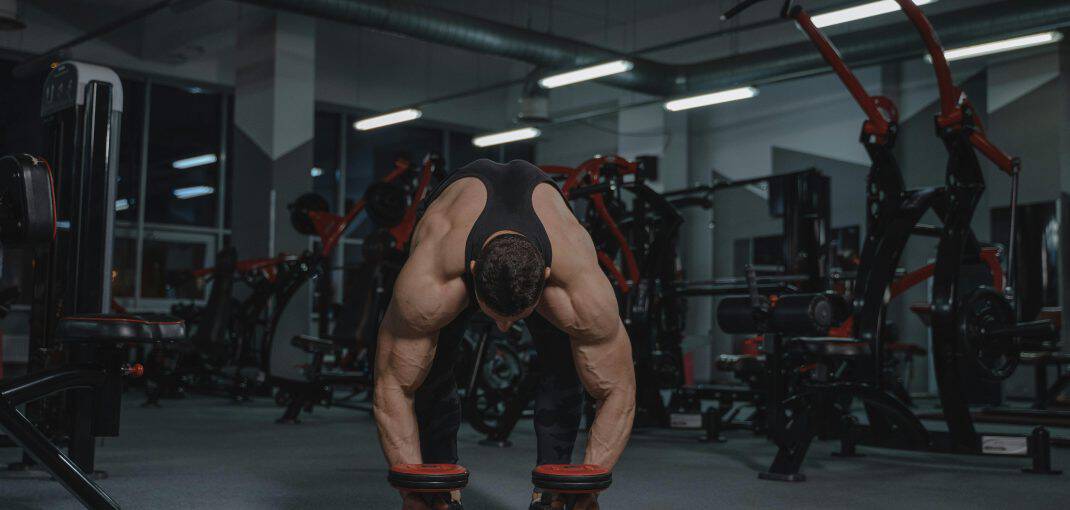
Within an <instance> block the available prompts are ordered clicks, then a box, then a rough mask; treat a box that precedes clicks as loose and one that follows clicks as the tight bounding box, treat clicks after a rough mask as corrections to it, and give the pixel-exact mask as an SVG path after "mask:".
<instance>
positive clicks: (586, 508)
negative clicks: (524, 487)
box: [531, 491, 599, 510]
mask: <svg viewBox="0 0 1070 510" xmlns="http://www.w3.org/2000/svg"><path fill="white" fill-rule="evenodd" d="M540 499H542V494H541V493H539V492H538V491H536V492H535V493H533V494H532V495H531V501H532V508H539V509H540V510H542V509H543V508H545V509H546V510H564V508H565V500H564V497H563V496H561V495H560V494H558V495H556V496H555V497H554V500H553V501H552V502H551V503H550V506H549V507H545V506H536V505H535V503H538V502H539V500H540ZM598 509H599V506H598V495H597V494H580V495H577V496H576V502H575V504H574V505H573V506H572V510H598Z"/></svg>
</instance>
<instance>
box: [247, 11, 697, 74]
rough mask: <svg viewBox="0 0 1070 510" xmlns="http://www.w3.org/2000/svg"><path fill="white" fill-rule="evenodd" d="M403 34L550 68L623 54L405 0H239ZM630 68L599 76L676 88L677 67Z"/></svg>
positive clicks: (642, 63)
mask: <svg viewBox="0 0 1070 510" xmlns="http://www.w3.org/2000/svg"><path fill="white" fill-rule="evenodd" d="M239 1H241V2H244V3H248V4H255V5H260V6H263V7H268V8H272V9H279V10H283V11H289V12H296V13H300V14H306V15H309V16H315V17H319V18H324V19H329V20H332V21H339V22H342V23H351V24H354V25H360V26H364V27H368V28H374V29H378V30H382V31H384V32H391V33H395V34H401V35H406V36H409V37H413V38H416V39H420V40H422V41H427V42H432V43H438V44H444V45H447V46H454V47H458V48H465V49H469V50H472V51H476V52H479V53H484V54H488V55H497V56H499V57H505V58H511V59H515V60H521V61H524V62H528V63H530V64H534V65H536V66H540V67H545V68H548V69H568V68H574V67H583V66H588V65H592V64H599V63H602V62H606V61H609V60H617V59H619V58H623V57H625V55H624V54H622V53H619V52H615V51H612V50H608V49H605V48H601V47H599V46H595V45H593V44H588V43H585V42H583V41H578V40H575V39H568V38H564V37H559V36H555V35H552V34H547V33H543V32H537V31H535V30H528V29H525V28H520V27H516V26H513V25H509V24H505V23H498V22H496V21H491V20H487V19H483V18H478V17H475V16H469V15H466V14H461V13H458V12H454V11H450V10H446V9H442V8H439V7H433V6H430V5H425V4H422V3H417V2H413V1H409V0H239ZM629 60H631V61H632V63H633V64H634V68H633V69H632V71H631V72H629V73H622V74H618V75H614V76H609V77H606V78H602V79H601V80H600V81H602V82H603V83H606V84H609V85H615V86H618V87H621V88H625V89H628V90H634V91H637V92H643V93H646V94H652V95H670V94H672V93H674V92H675V91H677V90H679V85H678V84H677V83H676V82H675V81H674V80H673V79H672V78H673V76H675V69H674V67H673V66H671V65H666V64H660V63H657V62H654V61H651V60H647V59H643V58H630V59H629Z"/></svg>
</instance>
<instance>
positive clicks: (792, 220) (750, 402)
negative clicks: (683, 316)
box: [666, 169, 836, 441]
mask: <svg viewBox="0 0 1070 510" xmlns="http://www.w3.org/2000/svg"><path fill="white" fill-rule="evenodd" d="M749 187H758V188H759V189H764V190H766V191H767V192H768V193H769V199H768V201H767V205H768V210H769V215H770V217H779V218H780V219H781V225H782V227H781V236H780V246H779V252H780V256H779V257H778V258H779V260H780V262H779V264H778V265H780V266H781V268H782V273H781V274H771V275H769V274H767V275H760V276H759V275H757V271H754V274H753V275H750V276H748V277H746V278H737V277H731V278H717V279H713V280H707V281H681V282H678V284H677V285H676V286H675V287H674V288H671V289H669V293H671V294H673V295H678V296H726V295H732V294H738V293H740V292H747V291H748V289H749V286H748V285H753V286H754V287H755V288H756V289H758V290H760V291H761V292H763V293H775V294H778V295H787V294H794V293H814V292H822V291H826V290H828V289H830V288H831V286H832V281H833V279H834V277H835V276H836V275H834V274H832V268H831V264H832V256H831V253H830V248H831V245H830V243H829V239H830V217H831V206H830V197H829V193H830V181H829V178H828V177H827V176H825V175H823V174H822V173H821V172H820V171H818V170H816V169H807V170H803V171H799V172H793V173H789V174H781V175H774V176H768V177H758V178H754V179H744V180H737V181H720V182H716V183H714V184H713V185H705V186H698V187H695V188H690V189H686V190H680V191H674V192H669V193H666V196H668V197H672V198H676V197H684V196H694V195H695V194H696V193H701V194H702V196H704V197H705V198H706V199H707V200H710V201H716V197H715V195H716V194H717V193H720V192H726V191H729V190H739V189H744V188H749ZM761 342H762V337H761V336H760V335H758V336H754V337H752V338H749V339H748V340H747V341H746V342H745V343H746V344H748V345H753V346H754V347H755V348H754V349H752V350H754V351H757V352H743V353H739V354H722V355H720V356H719V357H718V359H717V362H716V367H717V368H718V369H719V370H723V371H728V372H732V373H733V374H734V376H735V377H736V379H738V380H739V381H740V383H739V384H700V385H689V386H682V387H679V388H677V389H676V390H675V391H674V392H673V395H672V398H671V400H670V403H669V408H670V409H671V414H670V420H669V426H671V427H672V428H677V429H702V430H704V431H705V435H704V437H703V440H705V441H722V440H723V438H722V437H721V432H722V431H725V430H731V429H746V430H751V431H754V432H755V433H763V432H764V431H765V429H766V423H765V421H766V419H765V416H766V403H765V396H766V387H767V378H766V376H765V368H764V367H765V360H766V357H765V355H764V354H762V353H761V352H760V349H757V347H758V346H759V345H760V344H761ZM702 401H715V402H717V405H716V406H715V407H709V408H707V409H705V410H703V409H702ZM745 408H749V409H750V411H749V413H748V415H747V416H746V417H744V418H742V419H739V416H740V414H741V413H742V412H743V410H744V409H745Z"/></svg>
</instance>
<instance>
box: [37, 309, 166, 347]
mask: <svg viewBox="0 0 1070 510" xmlns="http://www.w3.org/2000/svg"><path fill="white" fill-rule="evenodd" d="M56 338H57V339H59V341H61V342H65V343H85V342H99V343H105V342H120V343H127V342H135V343H157V342H166V343H173V342H180V341H183V340H185V339H186V325H185V323H184V322H183V321H182V320H181V319H178V318H175V317H170V316H165V315H133V314H84V315H72V316H70V317H64V318H62V319H60V320H59V323H58V324H57V326H56Z"/></svg>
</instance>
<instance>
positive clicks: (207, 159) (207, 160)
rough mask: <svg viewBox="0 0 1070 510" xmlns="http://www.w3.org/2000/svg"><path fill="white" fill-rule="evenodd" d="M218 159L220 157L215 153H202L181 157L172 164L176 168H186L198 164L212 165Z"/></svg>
mask: <svg viewBox="0 0 1070 510" xmlns="http://www.w3.org/2000/svg"><path fill="white" fill-rule="evenodd" d="M217 161H219V157H218V156H216V155H215V154H201V155H200V156H193V157H192V158H186V159H179V160H177V161H174V162H172V163H171V166H172V167H174V168H175V169H176V170H185V169H187V168H193V167H197V166H204V165H211V164H212V163H215V162H217Z"/></svg>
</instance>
